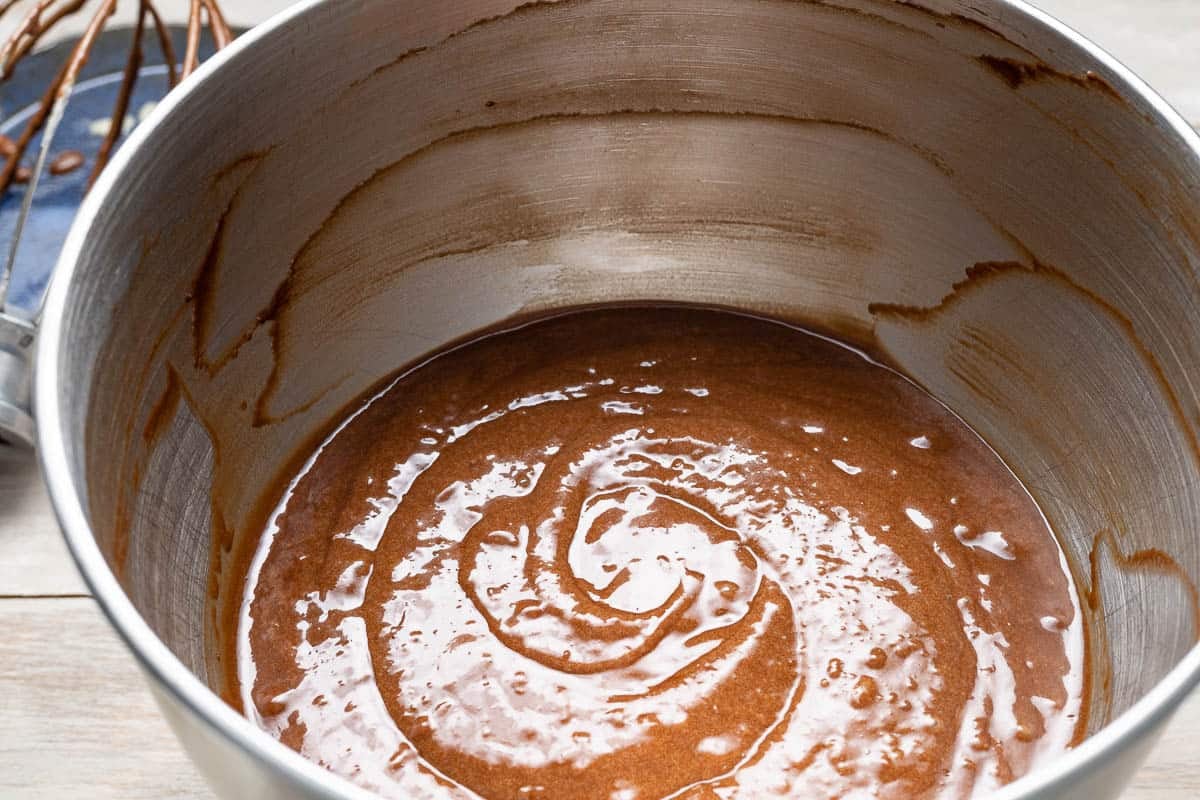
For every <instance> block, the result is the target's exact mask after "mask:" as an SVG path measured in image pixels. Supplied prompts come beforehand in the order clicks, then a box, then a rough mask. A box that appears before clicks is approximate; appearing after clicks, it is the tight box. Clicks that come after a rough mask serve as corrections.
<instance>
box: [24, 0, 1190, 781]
mask: <svg viewBox="0 0 1200 800" xmlns="http://www.w3.org/2000/svg"><path fill="white" fill-rule="evenodd" d="M909 1H910V3H911V2H912V0H909ZM332 2H336V0H300V2H297V3H296V4H295V5H293V6H290V7H288V8H287V9H284V10H283V11H281V12H279V13H277V14H275V15H273V16H272V17H270V18H269V19H268V20H267V21H265V22H263V23H261V24H259V25H257V26H255V27H254V28H252V29H251V30H249V31H248V32H246V33H244V34H243V35H241V36H240V37H238V38H237V39H236V40H235V41H234V42H233V44H232V45H230V46H229V47H227V48H225V49H223V50H222V51H220V52H219V53H217V54H216V55H215V56H214V57H213V58H211V59H210V60H208V61H207V62H206V63H204V64H203V65H202V66H201V67H200V68H199V69H198V70H197V71H196V72H195V73H194V74H193V75H192V76H191V77H190V79H189V80H188V81H186V82H185V83H184V84H183V86H181V87H179V88H177V89H176V90H175V91H173V92H171V93H170V94H168V95H167V97H166V98H165V99H164V100H163V101H162V102H161V103H160V104H159V105H158V107H157V108H156V109H155V110H154V112H153V113H152V114H151V115H150V117H149V118H148V119H147V120H146V121H145V122H144V123H143V124H141V125H139V126H138V127H137V128H136V129H135V130H134V131H133V133H132V134H131V135H130V137H129V140H128V141H127V142H126V143H125V145H124V146H123V147H121V148H120V149H119V151H118V152H117V154H116V156H115V157H114V158H113V161H112V163H111V164H110V165H109V167H108V169H106V170H105V171H104V172H103V173H102V174H101V176H100V178H99V180H98V182H97V184H96V186H95V187H94V189H93V190H92V191H91V192H89V194H88V195H87V197H86V199H85V200H84V203H83V205H82V206H81V208H80V211H79V213H78V215H77V217H76V219H75V221H74V224H73V225H72V227H71V230H70V232H69V234H68V236H67V239H66V241H65V243H64V245H63V249H62V252H61V254H60V256H59V258H58V261H57V263H56V265H55V269H54V273H53V277H52V278H51V281H50V286H49V288H48V290H47V294H46V301H45V305H44V309H43V313H42V317H41V326H40V327H41V330H40V335H39V341H38V345H37V355H36V366H35V370H34V410H35V419H36V420H37V444H38V457H39V461H40V464H41V469H42V472H43V476H44V478H45V481H46V484H47V487H48V490H49V495H50V499H51V502H52V505H53V508H54V511H55V515H56V516H57V518H58V522H59V526H60V528H61V529H62V532H63V536H64V538H65V539H66V542H67V546H68V549H69V550H70V552H71V555H72V557H73V559H74V561H75V564H76V566H77V567H78V568H79V571H80V573H81V574H82V576H83V579H84V582H85V583H86V584H87V586H88V588H89V589H90V590H91V592H92V595H93V596H94V598H95V599H96V601H97V602H98V603H99V605H100V608H101V609H102V611H103V613H104V615H105V616H106V617H107V618H108V620H109V622H110V623H111V624H112V626H113V627H114V628H115V629H116V631H117V633H118V634H119V635H120V637H121V638H122V639H123V640H124V642H125V644H126V646H127V647H128V648H129V650H130V651H131V652H132V653H133V655H134V656H135V657H136V658H137V660H138V662H139V664H140V666H141V668H142V670H143V672H144V673H145V674H146V675H148V676H149V677H150V678H152V679H153V682H154V683H155V684H157V687H159V688H161V689H163V690H165V694H166V695H167V696H169V697H170V699H171V700H173V701H174V702H175V703H177V704H179V705H182V706H183V707H185V708H186V709H188V710H189V711H190V712H191V714H192V715H193V717H194V719H195V721H196V722H198V723H199V724H200V725H202V726H203V727H204V728H205V729H206V730H207V732H208V733H209V734H215V735H216V736H217V737H219V738H220V739H221V740H223V744H225V745H226V746H234V747H237V748H239V749H241V750H242V751H244V752H245V753H246V754H247V755H250V756H252V757H254V758H255V759H256V760H257V761H258V762H259V763H260V764H262V765H263V766H264V767H265V768H266V769H268V770H270V771H271V772H273V773H274V774H276V775H277V776H279V777H281V778H283V779H284V780H285V781H286V782H287V783H288V784H289V785H291V786H292V787H294V788H297V789H302V790H304V791H307V792H309V793H311V794H313V795H315V796H322V797H327V798H331V800H333V799H335V798H336V800H372V799H373V798H377V797H378V795H376V794H375V793H373V792H370V791H368V790H366V789H363V788H361V787H358V786H356V785H354V784H353V783H351V782H350V781H349V780H348V779H346V778H343V777H341V776H339V775H336V774H335V773H332V772H329V771H327V770H326V769H324V768H322V767H320V766H318V765H317V764H316V763H315V762H313V761H310V760H309V759H307V758H305V757H304V756H302V755H300V754H299V753H297V752H296V751H294V750H292V749H290V748H288V747H287V746H285V745H284V744H282V743H281V742H280V741H278V740H277V739H275V738H274V737H273V736H271V735H270V734H268V733H267V732H266V731H263V730H261V729H260V728H258V727H256V726H255V725H254V724H253V723H252V722H251V721H250V720H249V719H247V718H246V717H244V716H243V715H242V714H240V713H238V712H237V711H235V710H234V709H233V708H232V707H231V706H229V705H228V704H226V703H225V701H223V700H222V699H221V698H220V697H219V696H218V695H217V694H216V693H214V692H213V691H212V690H211V689H209V688H208V686H207V685H205V684H204V683H203V682H202V681H201V680H200V679H199V678H198V677H196V675H195V674H194V673H193V672H192V671H191V670H189V669H188V668H187V667H186V666H184V664H183V663H182V662H181V661H180V660H179V659H178V658H177V657H176V656H175V654H174V653H172V652H171V650H170V649H169V648H168V647H167V645H166V644H165V643H164V642H163V641H162V640H161V639H159V638H158V636H157V635H156V634H155V633H154V631H153V630H152V629H151V628H150V626H149V624H148V623H147V622H146V621H145V620H144V619H143V618H142V616H141V614H140V613H139V612H138V611H137V609H136V608H135V607H134V605H133V602H132V601H131V600H130V598H129V597H128V595H126V594H125V591H124V590H123V589H122V588H121V585H120V583H119V582H118V581H117V579H116V576H115V575H114V574H113V572H112V570H111V569H110V567H109V566H108V562H107V561H106V560H105V558H104V555H103V554H102V553H101V551H100V547H99V544H98V543H97V541H96V539H95V536H94V534H93V532H92V530H91V526H90V524H89V523H88V518H87V514H86V513H85V511H84V501H83V499H82V498H81V497H80V494H79V492H78V487H77V486H76V484H75V482H74V481H73V480H72V477H71V470H70V466H69V463H70V459H69V457H68V452H69V449H68V443H67V439H66V437H65V435H64V429H63V410H64V400H65V396H64V394H63V390H64V385H63V384H62V382H61V381H60V379H59V377H60V376H59V370H58V367H59V364H60V361H61V358H62V355H63V341H62V331H63V326H64V320H65V317H66V310H67V308H68V300H69V298H70V296H71V289H72V285H73V284H74V283H75V276H76V271H77V267H78V264H79V262H80V256H81V254H82V253H83V252H84V251H85V250H86V246H87V243H88V240H89V239H90V238H91V235H92V233H93V226H94V224H95V222H96V220H97V218H98V216H99V215H100V212H101V211H102V209H103V207H104V206H105V205H106V203H107V202H108V198H109V197H110V196H112V195H116V194H119V193H120V192H121V191H122V188H123V185H124V184H125V183H126V182H127V181H128V179H129V178H131V177H132V176H133V175H135V174H136V173H137V172H138V166H137V162H138V158H139V153H140V152H141V150H142V149H143V147H142V145H143V144H144V143H145V142H146V141H147V140H148V139H150V138H151V137H152V136H153V135H154V134H155V132H156V131H157V130H158V128H160V127H161V126H162V124H163V123H164V121H165V120H167V119H168V118H169V117H171V116H172V115H173V114H175V113H177V109H179V108H180V107H181V106H185V105H186V104H187V103H188V102H189V101H190V100H191V98H192V96H193V95H195V94H196V93H197V89H198V88H199V87H200V86H202V85H204V84H205V83H207V82H209V81H213V80H219V79H221V77H222V74H223V71H224V70H225V69H226V67H227V65H229V64H231V63H233V62H234V61H235V60H236V59H237V58H238V57H239V56H240V55H241V54H242V53H244V52H245V51H246V50H248V49H250V48H253V47H255V46H256V45H257V43H258V42H260V41H262V40H265V39H268V38H270V37H273V36H277V35H284V34H283V32H284V30H285V29H286V28H288V27H289V26H291V25H293V24H298V23H300V21H301V20H302V19H303V18H304V17H306V16H308V15H310V14H313V13H316V12H318V11H319V10H320V9H321V8H322V7H323V6H325V5H327V4H331V3H332ZM932 2H934V3H936V0H932ZM979 2H981V0H976V3H979ZM982 3H983V8H982V9H980V7H979V6H978V5H976V6H975V8H976V10H985V9H986V10H994V11H996V12H999V15H1000V18H1002V19H1003V20H1004V21H1005V24H1006V26H1012V21H1013V19H1014V18H1023V19H1024V20H1026V21H1027V22H1028V23H1029V24H1031V25H1033V26H1035V27H1036V26H1040V27H1041V28H1043V29H1044V31H1045V32H1048V33H1050V34H1052V35H1054V36H1057V37H1058V38H1060V39H1062V40H1064V42H1065V43H1067V44H1070V45H1071V46H1073V47H1075V48H1077V49H1078V50H1079V51H1080V52H1081V53H1082V54H1083V55H1085V56H1087V57H1089V58H1091V59H1092V60H1094V61H1095V62H1096V63H1097V64H1098V65H1100V66H1102V67H1104V68H1105V70H1106V71H1107V74H1106V75H1105V77H1106V79H1110V80H1111V81H1112V82H1115V84H1116V85H1115V86H1114V88H1115V89H1116V90H1117V91H1118V93H1120V94H1121V95H1122V96H1124V97H1128V98H1136V99H1139V100H1140V101H1142V102H1143V103H1144V104H1145V105H1146V107H1147V108H1148V109H1149V110H1150V111H1151V112H1152V114H1153V120H1152V121H1153V122H1154V123H1155V124H1157V125H1159V126H1161V127H1163V128H1164V129H1165V130H1166V131H1167V132H1169V133H1173V134H1175V135H1176V136H1178V137H1179V139H1180V140H1181V141H1182V143H1183V144H1184V145H1185V147H1186V148H1187V149H1189V150H1190V151H1191V152H1190V155H1191V157H1192V158H1193V160H1197V161H1200V135H1198V134H1197V132H1196V131H1195V130H1194V129H1193V128H1192V127H1191V126H1190V125H1189V124H1188V123H1187V122H1186V121H1185V120H1184V119H1183V117H1182V116H1181V115H1180V114H1179V113H1178V112H1177V111H1176V110H1175V109H1174V108H1173V107H1172V106H1171V105H1170V104H1168V103H1167V102H1166V101H1165V100H1164V99H1163V98H1162V97H1160V96H1159V95H1158V94H1157V93H1156V92H1155V91H1154V90H1152V89H1151V88H1150V87H1149V86H1148V85H1147V84H1146V83H1145V82H1143V81H1142V80H1141V79H1140V78H1139V77H1138V76H1137V75H1135V74H1134V73H1133V72H1132V71H1131V70H1130V69H1128V68H1127V67H1125V66H1124V65H1123V64H1122V63H1121V62H1119V61H1118V60H1117V59H1115V58H1114V57H1113V56H1111V55H1110V54H1109V53H1108V52H1106V51H1105V50H1104V49H1102V48H1101V47H1099V46H1098V45H1096V44H1095V43H1093V42H1092V41H1091V40H1089V39H1087V38H1086V37H1084V36H1083V35H1081V34H1080V33H1078V32H1077V31H1075V30H1074V29H1073V28H1070V27H1069V26H1067V25H1066V24H1064V23H1062V22H1060V21H1059V20H1058V19H1056V18H1055V17H1052V16H1051V15H1049V14H1047V13H1045V12H1043V11H1041V10H1039V9H1037V8H1035V7H1033V6H1032V5H1030V4H1029V3H1028V2H1027V1H1026V0H982ZM906 4H908V3H906ZM912 4H914V5H920V6H925V7H928V6H929V5H930V4H931V0H916V2H915V3H912ZM998 35H999V34H998ZM1198 684H1200V643H1198V644H1197V645H1195V646H1193V647H1192V649H1191V650H1190V651H1189V652H1188V653H1187V654H1186V655H1185V656H1184V658H1183V659H1181V660H1180V661H1179V663H1178V664H1176V665H1175V666H1174V667H1173V668H1172V669H1171V670H1170V671H1169V672H1168V673H1167V675H1166V676H1165V677H1163V678H1162V679H1161V680H1160V681H1159V682H1158V683H1157V684H1155V685H1154V687H1152V688H1151V689H1150V691H1149V692H1147V693H1146V694H1145V695H1143V696H1142V697H1141V698H1139V699H1138V700H1137V701H1136V702H1135V703H1134V704H1133V705H1132V706H1130V707H1129V708H1128V709H1127V710H1126V711H1124V712H1123V713H1122V714H1120V715H1119V716H1118V717H1117V718H1116V719H1114V720H1112V721H1111V722H1109V724H1108V725H1106V726H1104V727H1103V728H1101V729H1100V730H1099V731H1097V732H1096V733H1095V734H1093V735H1092V736H1089V737H1088V738H1087V739H1085V740H1084V741H1083V742H1082V743H1080V744H1079V745H1078V746H1077V747H1075V748H1073V749H1071V750H1069V751H1067V752H1065V753H1063V754H1062V755H1061V756H1059V757H1058V758H1056V759H1055V760H1054V761H1052V762H1050V763H1048V764H1045V765H1042V766H1040V767H1038V768H1037V769H1035V770H1034V771H1032V772H1030V773H1028V774H1027V775H1025V776H1023V777H1021V778H1019V779H1018V780H1016V781H1014V782H1013V783H1011V784H1009V785H1007V786H1005V787H1003V788H1001V789H1000V790H998V791H997V792H996V793H995V794H993V795H991V797H992V798H993V800H1019V798H1034V797H1038V796H1042V795H1047V796H1048V795H1050V794H1051V793H1054V792H1055V791H1057V790H1061V789H1064V788H1066V787H1068V786H1070V785H1071V784H1073V783H1075V782H1076V781H1078V780H1079V779H1080V778H1081V777H1082V776H1084V775H1086V774H1088V773H1091V772H1093V771H1095V770H1096V769H1097V768H1099V767H1100V766H1101V765H1103V764H1106V763H1108V762H1110V761H1112V760H1114V759H1115V758H1117V757H1118V756H1119V755H1120V754H1121V753H1122V752H1123V751H1124V750H1125V749H1127V748H1129V747H1131V746H1133V745H1135V744H1137V743H1139V742H1141V741H1142V740H1143V739H1145V737H1147V736H1148V735H1150V734H1152V733H1153V732H1155V730H1156V729H1157V728H1158V727H1159V726H1160V725H1162V724H1164V723H1165V722H1166V721H1167V720H1168V719H1169V718H1170V716H1171V715H1172V714H1173V713H1174V712H1175V710H1176V709H1177V708H1178V706H1179V705H1180V703H1182V701H1183V700H1184V699H1185V698H1186V696H1187V695H1188V694H1189V693H1190V692H1191V690H1192V689H1194V688H1195V687H1196V686H1197V685H1198ZM159 699H160V702H161V700H162V698H161V697H160V698H159ZM179 732H180V731H179V730H178V729H177V730H176V733H177V734H178V733H179ZM189 756H191V754H190V753H189ZM201 771H202V772H203V770H201ZM206 777H207V776H206Z"/></svg>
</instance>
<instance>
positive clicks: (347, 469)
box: [237, 307, 1084, 800]
mask: <svg viewBox="0 0 1200 800" xmlns="http://www.w3.org/2000/svg"><path fill="white" fill-rule="evenodd" d="M281 494H282V501H281V502H280V504H279V506H278V509H277V511H276V512H275V514H274V515H273V517H272V519H271V521H270V524H269V526H268V529H267V530H266V531H265V533H264V535H263V537H262V539H261V542H260V544H259V546H258V550H257V552H256V554H255V556H254V559H253V561H252V563H251V564H250V565H249V566H248V579H247V583H246V595H245V598H244V599H243V605H242V609H241V623H240V628H239V634H238V643H237V650H238V652H237V664H238V678H239V681H240V692H241V698H242V703H243V706H244V710H245V711H246V712H247V713H248V714H249V715H250V716H251V718H252V719H254V720H256V721H257V722H258V723H259V724H260V725H262V727H264V728H265V729H266V730H268V731H270V732H271V733H273V734H274V735H275V736H277V737H279V738H280V739H282V740H283V741H284V742H285V743H287V744H288V745H290V746H291V747H293V748H295V749H296V750H298V751H300V752H301V753H303V754H305V755H306V756H308V757H310V758H312V759H314V760H316V761H318V762H319V763H321V764H323V765H324V766H326V767H327V768H329V769H330V770H333V771H334V772H337V773H340V774H342V775H345V776H346V777H348V778H350V779H352V780H354V781H356V782H357V783H359V784H361V785H363V786H366V787H369V788H371V789H374V790H375V791H377V792H378V793H380V794H382V795H385V796H393V797H430V798H459V797H464V798H465V797H475V796H479V797H484V798H489V799H497V800H498V799H500V798H514V799H517V798H564V799H565V798H571V799H572V800H635V798H636V799H637V800H653V799H656V798H667V797H673V798H674V797H678V798H686V799H687V800H700V799H701V798H762V797H774V796H780V797H805V798H833V797H840V798H913V797H937V798H959V797H969V796H972V795H976V794H980V793H983V792H985V791H987V790H990V789H993V788H995V787H996V786H998V785H1001V784H1004V783H1007V782H1009V781H1011V780H1013V779H1014V778H1015V777H1017V776H1019V775H1020V774H1022V773H1024V772H1025V771H1027V770H1029V769H1030V768H1032V767H1033V766H1035V765H1036V764H1037V763H1038V762H1039V761H1041V760H1043V759H1046V758H1050V757H1053V756H1054V755H1055V754H1056V753H1058V752H1061V751H1062V750H1063V749H1065V748H1066V747H1068V746H1070V744H1071V743H1072V741H1073V740H1074V739H1075V737H1076V734H1077V732H1078V731H1080V730H1081V729H1082V720H1081V703H1082V700H1083V697H1082V695H1083V680H1082V676H1083V667H1084V664H1083V659H1084V648H1083V633H1082V620H1081V617H1080V611H1079V606H1078V603H1077V602H1076V598H1075V590H1074V586H1073V584H1072V581H1071V578H1070V573H1069V571H1068V570H1067V569H1066V567H1065V561H1064V559H1063V556H1062V553H1061V551H1060V550H1059V547H1058V545H1057V543H1056V541H1055V539H1054V537H1053V535H1052V534H1051V532H1050V531H1049V529H1048V528H1047V525H1046V523H1045V521H1044V519H1043V518H1042V516H1041V513H1040V512H1039V510H1038V509H1037V507H1036V506H1035V504H1034V503H1033V501H1032V499H1031V498H1030V497H1029V495H1028V494H1027V493H1026V492H1025V491H1024V489H1023V487H1021V485H1020V484H1019V483H1018V482H1017V480H1016V479H1015V478H1014V477H1013V475H1012V474H1011V473H1010V472H1009V471H1008V470H1007V468H1006V467H1005V466H1004V464H1003V463H1002V462H1001V461H1000V460H999V459H998V457H997V456H996V455H995V454H994V453H993V452H992V451H991V450H990V449H989V448H988V447H987V446H986V445H985V444H984V443H983V442H982V441H981V440H980V439H979V438H978V437H977V436H976V435H975V434H974V433H973V432H972V431H971V430H970V429H969V428H967V427H966V426H965V425H964V424H963V423H962V422H961V421H960V420H959V419H958V418H957V417H955V416H954V415H953V414H952V413H950V412H949V411H947V410H946V409H945V408H944V407H942V406H941V405H939V404H938V403H937V402H936V401H935V400H933V399H932V398H931V397H929V396H928V395H926V394H925V393H923V392H922V391H921V390H919V389H918V388H916V387H915V386H913V385H912V384H911V383H909V382H908V381H907V380H905V379H904V378H902V377H901V376H899V375H898V374H896V373H895V372H892V371H890V370H888V369H886V368H884V367H882V366H880V365H878V364H876V363H874V362H872V361H870V360H868V359H867V358H865V357H864V356H862V355H861V354H859V353H857V352H855V351H852V350H850V349H848V348H845V347H843V346H841V345H838V344H835V343H833V342H831V341H828V340H826V339H823V338H820V337H817V336H814V335H811V334H807V333H805V332H803V331H799V330H797V329H795V328H791V327H788V326H785V325H782V324H779V323H774V322H770V321H766V320H762V319H757V318H751V317H746V316H740V315H735V314H732V313H726V312H717V311H711V310H702V309H695V308H677V307H647V308H617V309H598V310H590V311H580V312H575V313H571V314H567V315H563V316H559V317H555V318H552V319H548V320H543V321H540V322H536V323H532V324H529V325H526V326H524V327H520V328H517V329H515V330H510V331H506V332H501V333H495V334H491V335H488V336H484V337H481V338H479V339H477V340H474V341H472V342H470V343H468V344H466V345H463V346H460V347H457V348H455V349H452V350H449V351H447V352H444V353H442V354H440V355H438V356H437V357H435V358H432V359H430V360H429V361H427V362H425V363H424V364H422V365H420V366H418V367H417V368H415V369H412V370H409V371H408V372H406V373H404V374H403V375H402V376H401V377H400V378H398V379H397V380H396V381H395V382H394V383H393V384H392V385H391V386H390V387H389V388H387V389H386V390H385V391H383V392H382V393H380V394H378V395H377V396H375V397H373V398H371V399H370V400H368V401H366V402H365V403H364V404H363V406H362V407H361V409H360V410H359V411H357V412H356V413H355V414H354V415H353V416H351V417H350V419H348V420H347V421H346V422H345V423H344V424H343V425H342V426H341V427H340V428H339V429H338V430H337V431H336V432H335V433H334V434H333V435H332V436H331V437H330V438H329V439H328V440H327V441H326V442H325V443H324V444H323V445H322V446H321V448H320V449H319V450H318V452H317V453H316V455H315V456H313V458H312V459H311V460H310V461H309V463H308V464H307V465H306V466H305V467H304V469H303V470H302V472H301V474H300V475H299V476H298V477H297V478H295V480H293V481H292V482H291V483H290V485H289V486H288V487H286V490H285V491H282V492H281Z"/></svg>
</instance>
